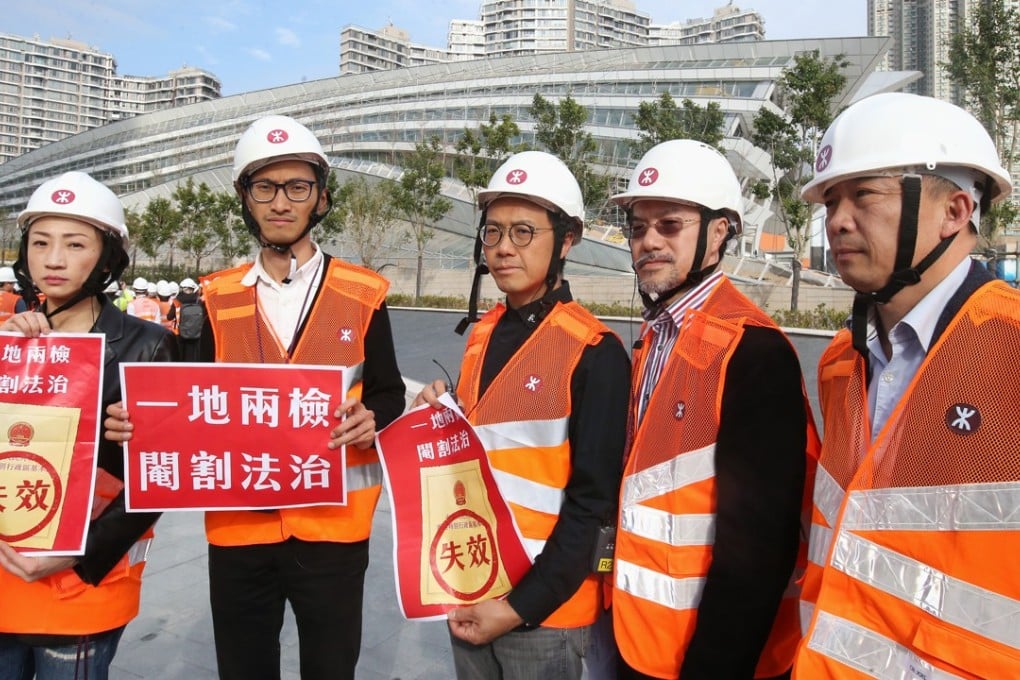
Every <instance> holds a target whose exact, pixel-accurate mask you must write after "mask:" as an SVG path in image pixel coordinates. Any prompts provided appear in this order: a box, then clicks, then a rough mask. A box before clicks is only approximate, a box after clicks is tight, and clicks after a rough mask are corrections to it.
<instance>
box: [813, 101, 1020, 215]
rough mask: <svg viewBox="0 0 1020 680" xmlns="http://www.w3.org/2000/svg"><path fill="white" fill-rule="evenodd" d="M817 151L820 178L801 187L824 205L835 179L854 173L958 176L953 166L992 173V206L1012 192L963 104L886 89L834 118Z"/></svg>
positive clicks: (992, 146)
mask: <svg viewBox="0 0 1020 680" xmlns="http://www.w3.org/2000/svg"><path fill="white" fill-rule="evenodd" d="M818 149H819V150H818V156H817V157H816V158H815V176H814V177H813V178H812V179H811V181H810V182H808V183H807V184H806V185H804V189H803V190H802V191H801V197H802V198H804V200H806V201H811V202H813V203H822V202H823V197H822V196H823V194H824V193H825V190H826V189H827V188H828V187H830V186H831V185H832V184H833V183H835V182H837V181H842V180H845V179H851V178H853V177H867V176H871V175H883V174H893V173H895V174H903V173H918V174H931V175H940V176H948V178H949V179H951V180H953V179H954V176H953V175H954V173H953V169H954V168H956V169H965V168H969V169H970V170H975V171H977V172H978V173H980V174H981V175H985V176H987V178H988V179H989V180H990V182H988V184H987V186H985V187H983V190H984V191H986V192H989V195H988V199H990V201H991V203H993V204H994V203H998V202H999V201H1002V200H1005V199H1006V198H1007V197H1008V196H1009V194H1010V192H1011V191H1012V182H1011V181H1010V177H1009V173H1008V172H1006V170H1005V169H1004V168H1003V167H1002V164H1001V163H1000V161H999V155H998V153H997V152H996V150H995V143H994V142H993V141H992V138H991V137H990V136H989V135H988V132H987V131H986V130H985V128H984V127H983V126H982V125H981V123H980V122H978V120H977V119H976V118H974V116H972V115H971V114H969V113H967V112H966V111H964V110H963V109H961V108H960V107H959V106H955V105H953V104H949V103H948V102H944V101H940V100H938V99H933V98H931V97H923V96H920V95H916V94H906V93H903V92H887V93H884V94H876V95H874V96H871V97H867V98H866V99H862V100H861V101H859V102H857V103H856V104H854V105H852V106H851V107H850V108H848V109H846V110H845V111H843V113H841V114H839V116H837V117H836V119H835V120H834V121H832V124H831V125H829V129H828V130H826V131H825V135H824V136H823V137H822V142H821V144H820V145H819V147H818ZM956 183H957V185H958V186H960V188H961V189H965V190H971V189H972V188H973V187H972V186H963V185H961V184H960V181H959V180H957V181H956ZM977 198H978V199H980V196H978V197H977ZM976 202H980V200H977V201H976Z"/></svg>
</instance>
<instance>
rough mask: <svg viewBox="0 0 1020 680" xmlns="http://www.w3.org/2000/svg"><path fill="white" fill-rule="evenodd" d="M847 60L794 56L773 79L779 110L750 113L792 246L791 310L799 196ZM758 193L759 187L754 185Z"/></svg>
mask: <svg viewBox="0 0 1020 680" xmlns="http://www.w3.org/2000/svg"><path fill="white" fill-rule="evenodd" d="M848 65H849V62H848V61H847V60H846V59H845V58H844V57H843V55H837V56H835V57H832V58H831V59H822V58H821V57H820V56H819V55H818V53H817V52H807V53H802V54H798V55H797V56H796V57H794V63H793V64H792V65H790V66H788V67H787V68H786V69H784V70H783V74H782V75H781V76H780V77H779V80H778V82H777V96H776V97H775V101H776V104H777V105H778V106H779V107H780V108H781V109H783V110H784V112H785V113H783V114H778V113H776V112H775V111H773V110H772V109H771V108H770V107H768V106H763V107H762V108H761V109H760V110H759V111H758V114H757V115H756V116H755V118H754V134H753V135H752V137H751V139H752V141H753V142H754V143H755V145H757V146H758V147H760V148H762V149H764V150H765V151H768V152H769V153H770V154H771V155H772V181H771V182H770V183H769V186H768V193H770V194H771V197H772V199H773V205H774V206H775V207H776V211H777V213H778V217H779V220H780V221H781V222H782V223H783V227H784V229H785V231H786V242H787V244H788V245H789V246H790V249H791V250H792V251H793V263H792V267H793V280H792V282H791V284H792V285H791V289H790V309H792V310H796V309H797V298H798V296H799V294H800V269H801V258H803V257H804V251H805V250H806V248H807V246H808V244H809V243H810V242H811V233H810V230H809V227H810V225H811V215H812V213H813V212H814V208H813V206H812V205H811V204H809V203H806V202H805V201H802V200H801V198H800V190H801V188H802V187H803V186H804V185H805V184H807V183H808V182H809V181H810V180H811V177H812V176H813V175H812V168H813V167H814V159H815V150H816V147H817V145H818V142H819V140H821V137H822V135H823V134H824V132H825V129H826V128H827V127H829V123H831V122H832V119H833V117H834V112H833V102H834V100H835V98H836V96H837V95H839V94H840V93H841V92H842V91H843V88H844V87H845V86H846V76H845V75H843V73H842V69H844V68H846V67H847V66H848ZM754 191H755V193H756V194H757V195H762V194H763V193H764V192H763V187H761V186H759V187H756V188H755V190H754Z"/></svg>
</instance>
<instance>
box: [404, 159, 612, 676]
mask: <svg viewBox="0 0 1020 680" xmlns="http://www.w3.org/2000/svg"><path fill="white" fill-rule="evenodd" d="M478 205H479V207H480V208H481V210H482V221H481V226H480V227H479V231H478V238H477V240H476V241H475V261H476V263H477V264H478V268H477V270H476V274H475V285H474V286H473V288H472V293H471V301H470V303H469V304H470V312H469V316H468V319H466V320H465V321H467V322H473V321H474V320H475V319H474V316H475V313H476V312H475V310H476V306H475V305H476V302H477V291H478V282H479V279H480V277H481V276H482V275H483V274H484V273H485V272H490V273H491V274H492V277H493V280H494V281H495V282H496V285H497V286H498V287H499V289H500V290H501V291H503V292H504V293H506V304H505V305H503V304H500V305H497V306H496V307H495V308H494V309H493V310H491V311H490V312H489V313H488V314H486V315H485V316H484V317H483V318H482V319H481V320H480V321H479V322H478V325H477V326H475V328H474V329H473V331H472V333H471V335H470V337H469V338H468V342H467V347H466V349H465V354H464V360H463V363H462V364H461V373H460V379H459V381H458V384H457V398H458V399H459V401H460V403H461V405H462V407H463V410H464V413H465V414H466V415H467V418H468V420H469V421H470V422H471V423H472V425H474V426H476V427H478V428H479V429H478V430H477V432H478V434H479V436H480V437H481V439H482V443H483V444H484V445H485V448H486V451H487V452H488V454H489V456H490V460H489V462H490V464H491V465H492V466H493V468H494V470H495V471H496V473H497V477H496V478H497V480H504V483H500V484H499V489H500V493H501V494H502V495H503V497H504V498H505V500H506V501H507V502H508V503H509V505H510V508H511V510H512V511H513V513H514V517H515V519H516V521H517V524H518V527H519V528H520V531H521V534H522V536H523V537H524V539H525V545H526V546H527V547H528V550H529V553H530V555H531V558H532V561H533V565H532V567H531V569H530V570H529V571H528V572H527V573H526V574H525V575H524V577H523V578H522V579H521V581H520V582H519V583H517V584H516V585H515V586H514V588H513V590H512V591H511V592H510V593H509V595H507V596H506V598H501V599H496V600H486V601H483V602H479V603H477V604H474V605H472V606H467V607H461V608H458V609H454V610H452V611H451V612H450V613H449V615H448V616H449V625H450V630H451V633H452V644H453V658H454V667H455V668H456V672H457V677H458V678H460V679H461V680H475V679H481V680H499V679H503V678H505V679H506V680H512V679H516V678H542V679H543V680H545V679H550V680H561V679H563V680H565V679H571V680H576V679H577V678H580V677H581V673H582V666H590V665H591V662H592V660H593V659H592V657H593V656H598V657H602V658H603V659H604V658H605V657H607V656H608V657H609V663H610V667H612V665H613V664H615V654H613V653H610V652H611V650H612V647H613V645H612V639H611V635H608V634H607V635H606V636H604V640H605V643H606V647H608V649H606V648H601V649H597V650H592V649H589V643H588V640H589V637H590V636H591V635H592V633H593V632H595V631H593V624H595V623H596V622H597V621H598V620H599V619H600V617H601V616H602V615H603V612H604V609H605V607H604V603H603V597H602V595H603V583H602V576H601V575H600V574H599V573H595V572H594V571H593V566H592V562H593V559H592V556H593V555H594V554H595V553H596V546H597V544H598V541H599V537H600V535H604V530H605V529H606V528H607V527H612V525H613V523H614V519H615V514H616V500H617V493H618V490H619V482H620V472H621V470H622V464H623V449H624V445H625V439H626V426H627V392H628V378H629V375H630V362H629V360H628V358H627V352H626V350H625V349H624V348H623V345H622V344H621V343H620V340H619V338H617V337H616V335H614V334H613V333H612V332H611V331H610V330H609V329H608V328H607V327H606V326H605V325H604V324H603V323H602V322H600V321H598V320H597V319H596V318H595V317H594V316H592V315H591V314H590V313H589V312H588V311H587V310H585V309H584V308H582V307H581V306H580V305H578V304H577V303H576V302H574V301H573V298H572V296H571V293H570V286H569V284H568V283H567V281H565V280H563V278H562V274H563V265H564V261H565V258H566V256H567V253H568V252H569V251H570V249H571V247H573V246H574V245H576V244H578V243H579V242H580V240H581V235H582V231H583V226H584V203H583V199H582V196H581V189H580V187H579V186H578V184H577V180H575V179H574V176H573V175H572V174H571V172H570V170H569V169H568V168H567V166H566V165H564V164H563V162H562V161H560V160H559V159H558V158H556V157H555V156H553V155H550V154H548V153H544V152H541V151H526V152H523V153H518V154H516V155H514V156H511V157H510V158H509V159H508V160H507V161H506V162H505V163H504V164H503V165H502V166H501V167H500V168H499V169H498V170H496V172H495V174H494V175H493V176H492V179H491V180H490V181H489V184H488V187H487V188H486V189H485V190H484V191H481V192H479V194H478ZM483 254H484V261H483V260H482V259H481V256H482V255H483ZM466 325H467V324H466V323H463V324H462V326H461V328H460V330H463V329H464V328H465V327H466ZM529 377H530V378H529ZM529 379H530V380H532V381H540V388H539V389H535V387H534V385H535V384H539V382H531V383H530V384H531V385H532V386H531V387H530V388H529ZM447 389H448V388H447V386H446V385H445V384H444V383H443V381H442V380H437V381H435V382H433V383H432V384H431V385H428V386H426V387H425V388H424V389H423V390H422V392H421V394H419V395H418V397H417V399H416V401H415V405H417V404H421V403H426V402H427V403H429V404H432V405H433V406H435V407H437V408H440V407H441V404H440V403H439V402H438V400H437V397H438V395H440V394H442V393H443V392H445V391H446V390H447ZM519 441H528V442H532V441H534V442H542V444H541V445H538V444H535V445H534V446H532V447H530V448H525V449H520V448H507V447H508V446H509V444H508V442H519ZM501 448H502V449H504V450H503V451H501V450H500V449H501ZM511 480H513V482H512V483H510V482H511ZM607 623H608V621H607Z"/></svg>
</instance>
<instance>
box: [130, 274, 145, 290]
mask: <svg viewBox="0 0 1020 680" xmlns="http://www.w3.org/2000/svg"><path fill="white" fill-rule="evenodd" d="M131 290H134V291H136V292H138V293H145V292H146V291H148V290H149V282H148V281H146V280H145V279H143V278H142V277H141V276H139V277H138V278H136V279H135V280H134V281H132V282H131Z"/></svg>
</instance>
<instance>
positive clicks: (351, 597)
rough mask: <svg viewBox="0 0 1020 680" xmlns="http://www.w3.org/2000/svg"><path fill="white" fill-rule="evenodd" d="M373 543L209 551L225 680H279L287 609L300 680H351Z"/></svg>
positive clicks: (219, 656) (220, 663) (291, 541)
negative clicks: (290, 614) (292, 622)
mask: <svg viewBox="0 0 1020 680" xmlns="http://www.w3.org/2000/svg"><path fill="white" fill-rule="evenodd" d="M367 568H368V541H361V542H359V543H328V542H309V541H301V540H298V539H296V538H290V539H288V540H286V541H284V542H282V543H270V544H266V545H246V546H235V547H221V546H215V545H210V546H209V599H210V602H211V604H212V618H213V633H214V635H215V641H216V664H217V666H218V668H219V674H220V678H222V680H279V678H280V630H281V629H282V628H283V615H284V603H285V602H290V606H291V609H292V610H293V611H294V618H295V620H296V621H297V629H298V644H299V647H300V659H301V678H302V680H325V679H326V678H328V679H329V680H339V679H350V680H353V678H354V667H355V665H356V664H357V663H358V654H359V652H360V650H361V608H362V600H363V595H364V587H365V570H366V569H367Z"/></svg>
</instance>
